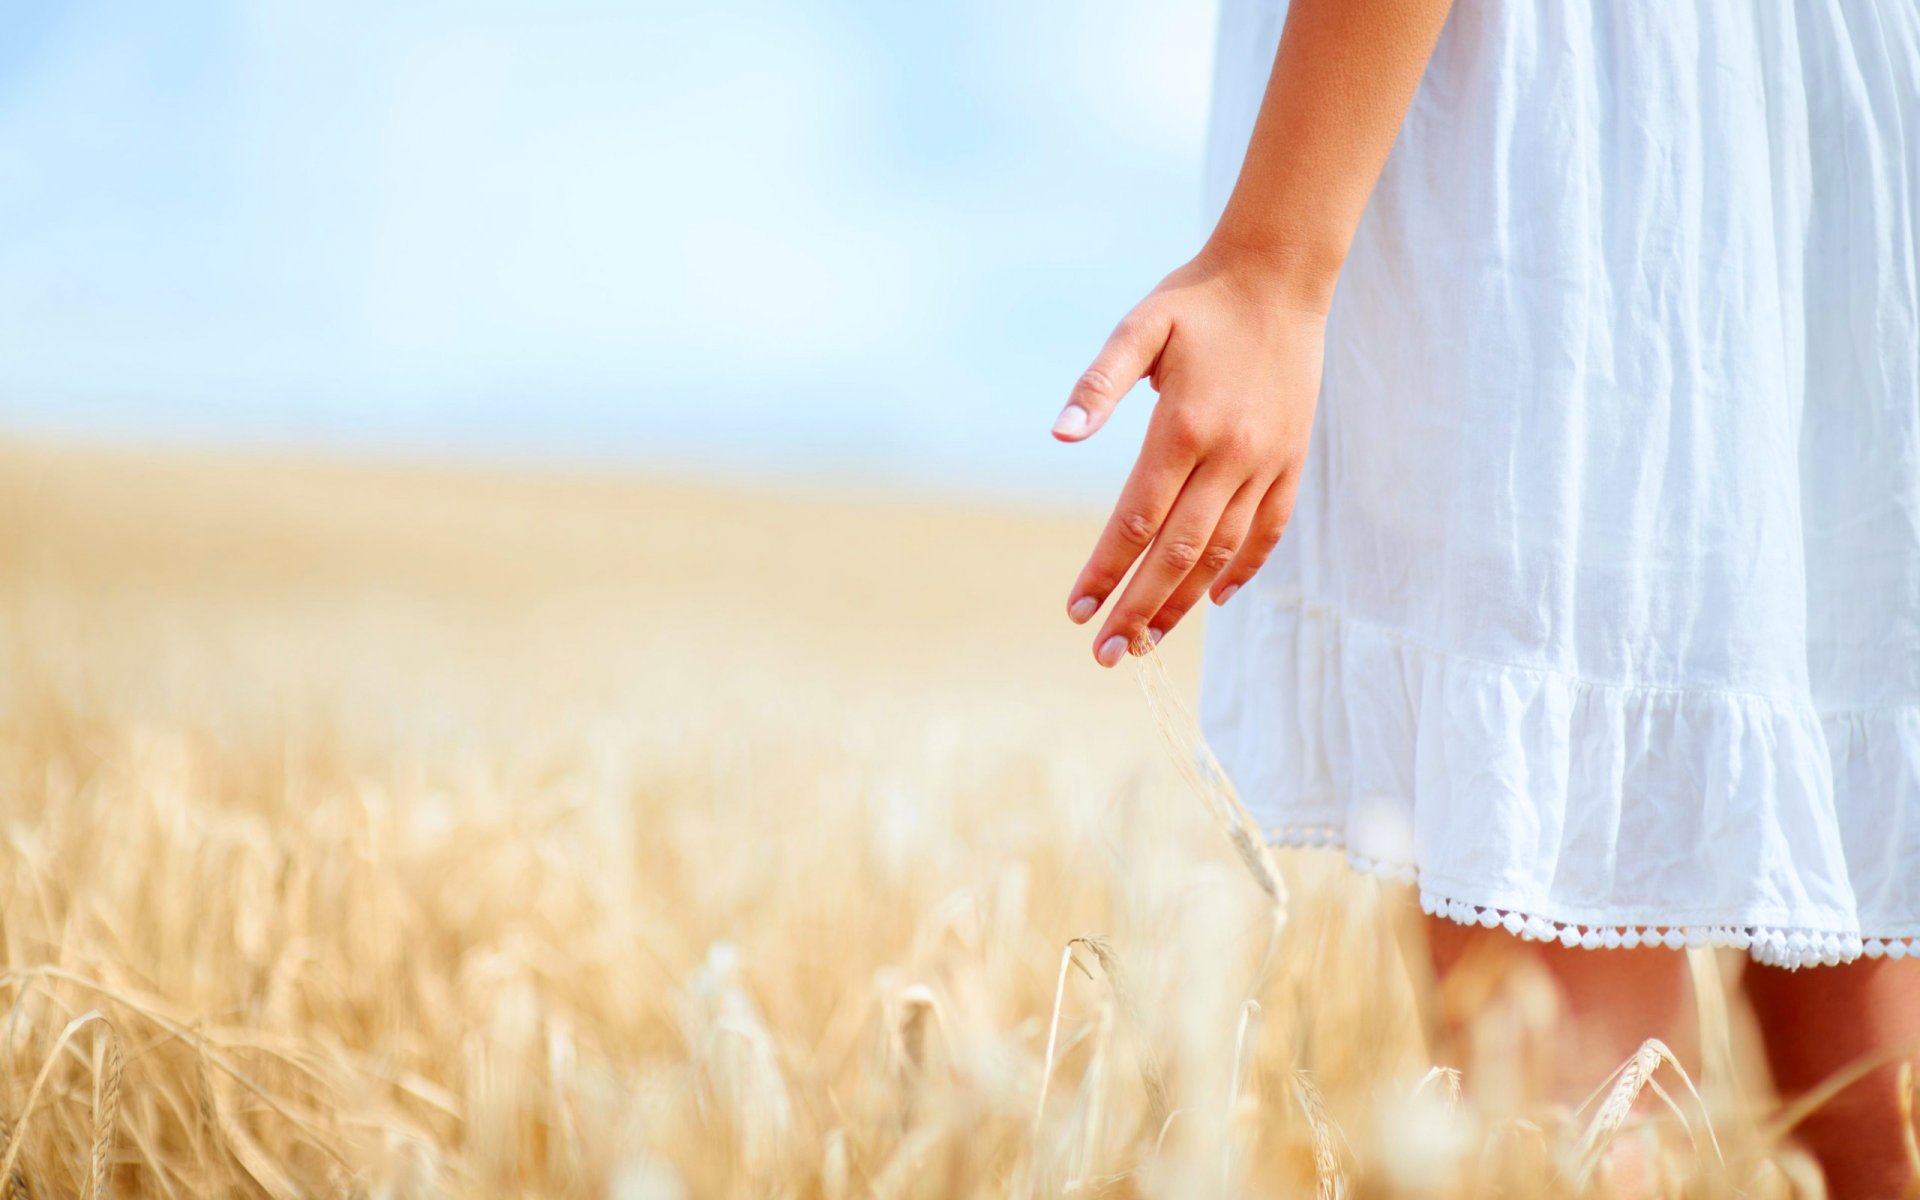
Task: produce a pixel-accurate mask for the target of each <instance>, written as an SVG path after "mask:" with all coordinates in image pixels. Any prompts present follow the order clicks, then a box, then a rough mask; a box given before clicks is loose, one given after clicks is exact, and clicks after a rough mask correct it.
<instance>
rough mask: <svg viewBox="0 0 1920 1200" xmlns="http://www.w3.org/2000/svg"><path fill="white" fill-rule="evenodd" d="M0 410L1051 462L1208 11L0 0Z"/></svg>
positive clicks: (55, 420) (1192, 177)
mask: <svg viewBox="0 0 1920 1200" xmlns="http://www.w3.org/2000/svg"><path fill="white" fill-rule="evenodd" d="M0 20H4V22H5V24H6V26H7V28H6V36H4V37H0V227H4V229H5V230H6V231H7V233H6V235H5V236H4V237H3V238H0V429H4V430H12V431H45V432H52V433H56V434H59V435H62V436H102V437H111V438H114V439H117V440H146V441H163V442H175V443H178V442H186V443H209V442H211V443H224V444H234V443H239V444H269V445H274V446H296V447H300V446H312V447H317V448H322V449H325V450H328V451H333V452H338V451H341V450H348V451H360V450H371V451H376V452H382V453H401V454H430V455H452V456H458V457H475V456H478V457H486V458H499V457H519V456H527V457H533V458H539V459H559V460H599V461H604V460H613V461H618V462H628V463H633V464H636V465H639V466H642V467H647V466H653V467H661V466H664V467H668V468H671V469H675V470H680V471H696V472H701V473H721V474H730V475H761V474H780V475H802V476H815V477H821V476H824V477H831V478H844V479H862V480H882V481H885V480H909V481H918V482H923V483H930V484H933V485H936V486H941V487H958V488H962V489H965V490H977V491H989V492H1001V493H1007V494H1019V495H1053V496H1061V497H1068V498H1074V499H1089V498H1094V497H1097V496H1099V495H1103V494H1105V493H1106V492H1108V491H1110V490H1111V489H1112V487H1113V486H1114V485H1115V483H1116V482H1117V480H1118V479H1119V478H1120V476H1121V475H1122V474H1123V473H1124V469H1125V466H1126V462H1127V460H1128V458H1129V455H1128V453H1127V452H1128V450H1129V449H1130V448H1131V445H1132V443H1133V442H1134V441H1135V440H1136V439H1137V437H1138V431H1139V428H1140V425H1141V424H1142V421H1143V418H1144V415H1145V412H1146V408H1147V401H1148V393H1146V392H1145V391H1144V390H1143V391H1142V392H1141V393H1140V394H1139V395H1137V396H1136V397H1135V399H1134V402H1133V403H1132V404H1130V405H1129V407H1130V408H1131V409H1132V412H1131V413H1130V414H1129V416H1128V419H1127V420H1124V421H1122V422H1121V423H1119V424H1118V425H1117V426H1116V427H1115V428H1114V429H1112V430H1111V432H1110V433H1108V434H1106V435H1103V438H1101V439H1096V443H1098V442H1102V441H1104V442H1105V443H1106V444H1105V445H1089V446H1083V447H1077V448H1071V449H1069V448H1065V447H1059V446H1056V445H1054V444H1053V443H1052V442H1051V441H1050V440H1049V439H1048V438H1047V437H1046V427H1047V425H1048V424H1049V422H1050V421H1051V419H1052V417H1053V414H1054V411H1055V409H1056V408H1057V407H1058V403H1059V401H1060V399H1061V398H1062V397H1063V396H1064V393H1065V389H1066V387H1067V386H1068V385H1069V384H1070V383H1071V382H1072V379H1073V377H1074V376H1075V375H1076V374H1077V373H1078V371H1079V369H1080V368H1081V367H1082V366H1083V365H1084V362H1085V360H1086V359H1087V358H1089V357H1090V356H1091V355H1092V353H1093V351H1094V349H1095V348H1096V347H1097V345H1098V343H1099V341H1100V339H1101V338H1102V337H1103V336H1104V335H1105V333H1106V330H1107V328H1108V327H1109V326H1110V325H1111V324H1112V322H1113V321H1114V320H1115V319H1117V318H1118V317H1119V316H1120V314H1121V313H1122V312H1123V311H1124V310H1125V308H1126V307H1127V305H1129V304H1130V303H1131V302H1132V301H1133V300H1134V299H1135V298H1137V296H1138V295H1139V294H1140V293H1141V292H1143V291H1144V290H1145V289H1146V288H1147V287H1149V286H1151V285H1152V283H1153V282H1154V281H1155V280H1156V279H1157V278H1158V277H1159V275H1160V274H1161V273H1163V272H1164V271H1165V270H1167V269H1170V268H1171V267H1172V266H1174V265H1176V264H1177V263H1178V262H1179V261H1180V260H1181V259H1183V258H1184V257H1185V256H1186V255H1187V254H1189V253H1190V252H1191V251H1192V249H1193V248H1194V246H1195V245H1196V244H1197V238H1198V236H1199V233H1200V229H1199V216H1200V201H1199V196H1200V178H1199V176H1200V162H1201V151H1202V139H1203V134H1204V125H1205V115H1206V103H1207V74H1208V70H1209V66H1210V61H1211V52H1212V36H1213V29H1212V23H1213V13H1212V8H1211V5H1209V4H1205V3H1181V2H1179V0H983V2H972V3H967V4H963V5H920V4H900V3H897V2H884V3H883V2H877V0H875V2H859V0H838V2H836V0H822V2H817V3H805V4H795V3H790V2H789V3H773V2H762V0H713V2H708V3H691V2H689V3H681V4H672V5H669V4H663V3H641V4H639V5H637V6H636V5H633V4H612V3H587V2H575V0H540V2H534V0H518V2H516V0H467V2H465V3H450V2H449V3H436V2H431V0H419V2H405V0H399V2H388V3H332V4H320V3H308V2H304V0H259V2H257V3H237V2H227V3H222V2H219V0H210V2H207V3H193V4H184V5H157V4H153V3H151V2H150V0H103V2H87V0H80V2H78V3H71V4H61V5H52V4H45V5H36V4H28V5H25V6H20V5H13V6H9V8H8V9H7V10H6V12H5V15H4V17H3V18H0Z"/></svg>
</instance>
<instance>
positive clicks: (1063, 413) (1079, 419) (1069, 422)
mask: <svg viewBox="0 0 1920 1200" xmlns="http://www.w3.org/2000/svg"><path fill="white" fill-rule="evenodd" d="M1053 431H1054V432H1055V433H1057V434H1059V435H1060V436H1061V437H1079V436H1080V435H1081V434H1083V433H1085V432H1086V431H1087V410H1086V409H1084V408H1081V407H1080V406H1079V405H1078V404H1069V405H1067V406H1066V407H1065V408H1063V409H1061V410H1060V415H1059V416H1058V417H1057V418H1055V419H1054V422H1053Z"/></svg>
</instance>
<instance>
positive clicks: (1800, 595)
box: [1201, 0, 1920, 966]
mask: <svg viewBox="0 0 1920 1200" xmlns="http://www.w3.org/2000/svg"><path fill="white" fill-rule="evenodd" d="M1284 16H1285V12H1284V4H1283V3H1280V2H1278V0H1274V2H1262V0H1225V3H1224V11H1223V13H1222V17H1221V24H1220V35H1219V44H1218V59H1217V77H1216V96H1215V106H1214V116H1213V128H1212V139H1211V147H1210V151H1209V164H1210V165H1209V176H1210V178H1209V192H1210V203H1211V204H1212V205H1213V206H1214V207H1215V210H1216V211H1217V208H1218V206H1219V205H1220V204H1221V203H1223V202H1224V200H1225V197H1226V193H1227V191H1228V189H1229V188H1230V186H1231V184H1232V182H1233V178H1234V174H1235V172H1236V171H1237V169H1238V163H1239V159H1240V155H1241V153H1242V151H1243V149H1244V147H1245V145H1246V140H1247V137H1248V135H1249V131H1250V129H1251V126H1252V121H1253V115H1254V112H1255V110H1256V108H1257V107H1258V104H1259V100H1260V95H1261V90H1262V87H1263V86H1264V83H1265V80H1266V76H1267V73H1268V70H1269V67H1270V65H1271V62H1272V58H1273V52H1274V47H1275V45H1276V43H1277V39H1278V37H1279V33H1280V27H1281V22H1282V20H1283V18H1284ZM1917 239H1920V6H1916V5H1914V4H1911V3H1906V2H1904V0H1902V2H1898V3H1895V2H1888V3H1885V4H1880V5H1875V4H1872V3H1869V2H1865V0H1858V2H1856V0H1848V2H1846V3H1832V2H1829V3H1819V2H1802V3H1793V4H1788V3H1784V2H1783V3H1778V4H1774V3H1727V4H1718V3H1705V2H1695V3H1685V2H1682V0H1592V2H1581V0H1552V2H1544V0H1543V2H1541V3H1519V2H1515V3H1500V2H1486V0H1460V2H1459V3H1457V4H1456V5H1455V6H1454V10H1453V13H1452V16H1451V17H1450V19H1449V20H1448V22H1447V25H1446V29H1445V31H1444V33H1443V34H1442V36H1441V38H1440V41H1439V46H1438V48H1437V50H1436V51H1435V54H1434V56H1433V60H1432V62H1431V64H1430V65H1429V67H1428V69H1427V72H1426V75H1425V78H1424V80H1423V81H1422V83H1421V86H1420V89H1419V92H1418V95H1417V97H1416V99H1415V100H1414V102H1413V106H1412V109H1411V111H1410V113H1409V115H1408V117H1407V120H1406V123H1405V125H1404V126H1403V127H1402V129H1401V131H1400V135H1399V139H1398V141H1397V142H1396V144H1395V146H1394V149H1393V152H1392V155H1391V157H1390V158H1389V160H1388V163H1387V166H1386V169H1385V172H1384V174H1383V175H1382V177H1381V179H1380V182H1379V186H1378V188H1377V190H1376V191H1375V193H1374V195H1373V198H1372V200H1371V202H1370V204H1369V206H1368V209H1367V212H1366V215H1365V217H1364V219H1363V220H1362V222H1361V225H1360V229H1359V233H1358V235H1357V237H1356V238H1355V239H1354V243H1353V248H1352V252H1351V254H1350V256H1349V258H1348V261H1347V265H1346V269H1345V272H1344V274H1343V275H1342V276H1341V279H1340V283H1339V287H1338V290H1337V294H1336V296H1335V300H1334V304H1333V310H1332V313H1331V316H1330V319H1329V322H1328V332H1327V354H1326V372H1325V377H1324V382H1323V384H1322V389H1321V396H1320V403H1319V409H1318V415H1317V417H1316V420H1315V426H1314V430H1313V438H1312V444H1311V448H1310V450H1309V453H1308V457H1307V460H1306V465H1305V468H1304V473H1303V477H1302V479H1301V483H1300V490H1299V498H1298V502H1297V506H1296V508H1295V511H1294V515H1293V520H1292V524H1291V525H1290V526H1289V528H1288V530H1287V533H1286V536H1285V538H1284V540H1283V541H1282V542H1281V545H1280V548H1279V549H1278V551H1277V552H1276V553H1275V555H1274V557H1273V559H1272V560H1271V561H1270V562H1269V563H1268V565H1267V566H1266V567H1265V568H1264V569H1263V570H1262V571H1261V572H1260V574H1259V575H1258V576H1257V577H1256V578H1255V580H1254V581H1253V582H1252V583H1250V584H1249V585H1248V586H1246V587H1244V588H1243V589H1241V591H1240V593H1239V595H1238V596H1236V597H1235V598H1234V600H1233V601H1232V602H1231V603H1229V604H1228V605H1226V606H1225V607H1224V608H1223V609H1221V610H1219V611H1218V612H1216V613H1214V614H1213V616H1212V617H1211V618H1210V627H1209V628H1208V631H1207V647H1206V658H1205V664H1204V668H1203V675H1202V680H1203V681H1202V687H1201V720H1202V726H1203V730H1204V732H1205V734H1206V736H1207V740H1208V741H1209V743H1210V744H1211V745H1212V746H1213V748H1214V750H1215V751H1216V753H1217V754H1218V755H1219V757H1220V759H1221V761H1222V763H1223V764H1224V766H1225V767H1226V769H1227V772H1228V774H1229V776H1230V777H1231V778H1232V779H1233V780H1234V782H1235V784H1236V785H1237V787H1238V789H1239V791H1240V792H1241V795H1242V796H1243V798H1244V799H1245V800H1246V802H1247V803H1248V805H1249V806H1250V807H1251V808H1252V810H1253V811H1254V813H1255V814H1256V815H1257V816H1258V817H1259V818H1260V819H1261V820H1262V821H1263V822H1264V823H1265V824H1266V825H1267V826H1268V827H1269V830H1270V836H1271V837H1272V838H1273V839H1274V840H1275V841H1277V842H1280V843H1283V844H1290V845H1330V846H1339V847H1344V849H1345V852H1346V854H1347V855H1348V858H1349V861H1350V862H1352V863H1353V864H1354V865H1355V866H1357V867H1360V868H1363V869H1366V870H1369V871H1374V872H1378V873H1382V874H1386V875H1389V876H1393V877H1397V878H1402V879H1406V880H1408V881H1411V882H1414V883H1416V884H1417V886H1418V888H1419V892H1420V896H1421V900H1422V903H1423V906H1424V907H1425V908H1426V910H1427V911H1428V912H1432V913H1439V914H1443V915H1446V916H1449V917H1452V918H1454V919H1456V920H1461V921H1475V922H1478V923H1480V924H1483V925H1487V926H1490V927H1491V926H1496V925H1504V926H1505V927H1506V928H1508V929H1509V930H1512V931H1513V932H1515V933H1517V934H1520V935H1522V936H1526V937H1534V938H1551V939H1557V940H1559V941H1562V942H1564V943H1566V944H1567V945H1582V946H1588V947H1600V946H1616V945H1638V944H1642V943H1652V942H1656V941H1658V942H1661V943H1664V944H1666V945H1670V946H1679V945H1689V944H1701V943H1713V944H1721V945H1733V946H1740V947H1744V948H1748V949H1750V950H1751V952H1752V953H1753V954H1754V956H1755V957H1756V958H1759V959H1761V960H1762V961H1765V962H1771V963H1777V964H1784V965H1790V966H1802V965H1808V964H1813V963H1830V962H1835V961H1840V960H1845V959H1850V958H1853V957H1855V956H1858V955H1861V954H1866V955H1870V956H1878V955H1889V956H1897V957H1904V956H1905V955H1907V954H1908V953H1914V954H1916V955H1920V242H1917ZM1909 939H1912V941H1910V940H1909Z"/></svg>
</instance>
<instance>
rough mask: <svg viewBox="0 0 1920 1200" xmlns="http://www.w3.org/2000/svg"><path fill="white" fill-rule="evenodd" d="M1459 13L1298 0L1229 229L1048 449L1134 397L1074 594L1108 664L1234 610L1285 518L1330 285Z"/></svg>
mask: <svg viewBox="0 0 1920 1200" xmlns="http://www.w3.org/2000/svg"><path fill="white" fill-rule="evenodd" d="M1450 4H1451V0H1294V3H1293V5H1292V7H1291V9H1290V10H1289V12H1288V14H1287V23H1286V28H1285V30H1284V31H1283V33H1282V35H1281V38H1280V50H1279V53H1278V54H1277V55H1275V58H1274V64H1273V75H1272V77H1271V78H1270V79H1269V80H1268V83H1267V92H1266V97H1265V99H1264V100H1263V101H1262V102H1261V105H1260V115H1259V117H1258V119H1257V120H1256V121H1255V123H1254V129H1253V139H1252V141H1251V143H1250V144H1249V146H1248V148H1247V154H1246V159H1245V162H1244V163H1243V165H1242V166H1241V169H1240V178H1239V181H1238V182H1237V183H1236V184H1235V185H1234V189H1233V194H1232V196H1231V197H1230V198H1229V199H1228V201H1227V205H1226V209H1225V211H1224V213H1223V214H1222V215H1221V217H1220V222H1219V224H1218V225H1217V226H1216V227H1215V228H1214V231H1213V234H1212V236H1211V237H1209V238H1208V239H1207V242H1206V245H1205V246H1204V247H1202V248H1201V251H1200V253H1199V254H1198V255H1196V256H1195V257H1194V258H1193V260H1192V261H1191V262H1188V263H1187V264H1186V265H1184V266H1182V267H1180V268H1179V269H1178V270H1176V271H1174V272H1173V274H1171V275H1169V276H1167V278H1166V279H1164V280H1163V281H1161V283H1160V285H1159V286H1158V287H1156V288H1155V289H1154V290H1153V292H1152V293H1151V294H1149V295H1148V296H1147V298H1146V299H1144V300H1142V301H1141V302H1140V303H1139V304H1138V305H1136V306H1135V307H1134V309H1133V311H1132V312H1130V313H1128V314H1127V316H1126V317H1125V318H1124V319H1123V320H1122V321H1121V322H1120V324H1119V326H1118V327H1117V328H1115V329H1114V331H1113V334H1112V336H1111V337H1109V338H1108V339H1107V344H1106V345H1105V346H1104V347H1103V348H1102V349H1101V351H1100V355H1099V357H1098V358H1096V359H1095V360H1094V362H1093V365H1092V366H1091V367H1090V368H1089V369H1088V370H1087V372H1086V374H1084V375H1082V376H1081V377H1080V382H1079V383H1078V384H1076V385H1075V386H1074V389H1073V393H1072V395H1071V396H1070V397H1069V398H1068V400H1067V407H1066V408H1065V409H1063V410H1062V411H1061V413H1060V417H1059V420H1058V421H1056V422H1055V424H1054V429H1053V432H1054V436H1055V437H1057V438H1059V439H1060V440H1062V441H1067V442H1077V441H1081V440H1084V439H1085V438H1088V437H1090V436H1092V435H1093V434H1094V433H1095V432H1097V431H1098V430H1099V428H1100V426H1101V425H1102V424H1104V423H1105V422H1106V419H1107V417H1108V415H1109V414H1111V413H1112V412H1113V409H1114V406H1115V405H1116V404H1118V403H1119V401H1120V398H1121V397H1122V396H1124V395H1125V394H1126V393H1127V391H1128V390H1129V389H1130V388H1132V386H1133V385H1134V384H1135V383H1137V382H1138V381H1139V380H1141V379H1143V378H1145V379H1148V380H1149V381H1150V382H1151V383H1152V385H1153V387H1154V388H1155V389H1156V390H1157V391H1158V392H1159V393H1160V401H1159V403H1158V405H1157V406H1156V407H1155V409H1154V414H1153V419H1152V421H1151V422H1150V423H1149V425H1148V428H1147V436H1146V442H1145V444H1144V445H1143V446H1142V447H1141V450H1140V457H1139V459H1138V461H1136V462H1135V464H1134V468H1133V472H1132V474H1131V475H1129V476H1128V478H1127V482H1126V486H1125V487H1124V488H1123V489H1122V491H1121V493H1120V499H1119V502H1118V504H1117V505H1116V506H1115V508H1114V510H1113V515H1112V516H1111V517H1110V518H1109V519H1108V521H1107V526H1106V529H1105V530H1104V532H1102V533H1101V535H1100V540H1099V542H1098V544H1096V545H1095V547H1094V550H1093V555H1092V557H1091V558H1090V559H1089V560H1088V561H1087V565H1086V566H1085V567H1084V568H1082V569H1081V572H1080V577H1079V579H1078V580H1077V581H1075V583H1074V586H1073V592H1072V594H1071V595H1070V596H1069V597H1068V605H1067V613H1068V616H1070V617H1071V618H1072V619H1073V620H1074V621H1075V622H1079V623H1084V622H1086V621H1088V620H1090V619H1091V618H1092V617H1093V615H1094V614H1095V613H1096V612H1098V611H1099V609H1100V606H1101V605H1103V604H1105V603H1106V601H1107V599H1108V598H1109V597H1110V596H1111V595H1112V593H1113V591H1114V589H1115V588H1117V587H1118V586H1119V585H1120V581H1121V579H1122V578H1123V577H1124V576H1125V575H1126V572H1127V570H1128V568H1129V567H1131V566H1132V565H1133V564H1134V562H1135V560H1139V562H1140V566H1139V569H1138V570H1137V571H1135V572H1134V576H1133V579H1132V581H1131V582H1130V583H1128V585H1127V587H1126V590H1125V592H1124V593H1123V594H1122V595H1121V597H1120V599H1119V600H1118V601H1117V602H1116V603H1115V604H1114V606H1113V608H1112V610H1111V611H1110V612H1109V613H1108V614H1107V619H1106V622H1105V623H1104V624H1103V625H1102V626H1101V629H1100V633H1099V635H1098V636H1097V637H1096V638H1095V639H1094V657H1095V658H1096V659H1098V660H1099V662H1100V663H1101V665H1103V666H1113V665H1114V664H1115V663H1117V662H1119V661H1120V657H1121V655H1122V654H1124V653H1125V652H1126V650H1127V649H1128V647H1129V646H1132V647H1134V648H1135V649H1138V648H1139V647H1140V645H1141V644H1142V643H1143V642H1157V641H1159V640H1160V637H1161V635H1163V634H1165V633H1166V631H1167V630H1169V629H1171V628H1173V626H1174V624H1175V623H1176V622H1178V621H1179V620H1180V618H1181V617H1182V616H1184V615H1185V614H1186V613H1187V611H1188V610H1189V609H1191V608H1192V607H1193V605H1195V604H1196V603H1198V602H1199V599H1200V597H1201V596H1202V595H1203V594H1205V593H1207V592H1208V591H1209V590H1211V591H1212V594H1213V599H1214V602H1215V603H1217V604H1224V603H1226V601H1227V600H1228V598H1229V597H1230V596H1232V594H1233V593H1234V591H1236V590H1237V589H1238V588H1239V586H1240V585H1241V584H1242V583H1245V582H1246V581H1247V580H1248V579H1249V578H1251V577H1252V576H1253V573H1254V572H1255V571H1257V570H1258V569H1259V568H1260V564H1261V563H1263V562H1265V561H1266V558H1267V555H1268V554H1269V553H1271V552H1272V550H1273V547H1274V546H1275V545H1276V544H1277V543H1278V542H1279V540H1280V535H1281V532H1282V531H1283V530H1284V529H1285V528H1286V523H1287V517H1288V515H1289V513H1290V512H1291V510H1292V507H1293V495H1294V491H1295V489H1296V487H1297V486H1298V482H1299V469H1300V464H1301V460H1302V458H1303V457H1304V455H1305V453H1306V448H1307V435H1308V433H1309V432H1310V431H1311V429H1312V426H1313V406H1314V401H1315V399H1316V398H1317V394H1318V392H1319V387H1320V352H1321V338H1322V335H1323V333H1324V331H1325V326H1326V313H1327V309H1328V306H1329V305H1330V304H1331V303H1332V299H1333V287H1334V282H1335V279H1336V278H1337V277H1338V275H1339V271H1340V266H1341V263H1342V262H1343V261H1344V260H1345V258H1346V253H1347V246H1348V244H1349V243H1350V242H1351V241H1352V240H1353V232H1354V229H1355V227H1356V226H1357V225H1358V224H1359V222H1360V214H1361V212H1362V210H1363V209H1365V207H1366V203H1367V196H1368V194H1369V193H1370V192H1371V191H1372V190H1373V184H1374V181H1375V179H1377V178H1378V177H1379V174H1380V167H1381V165H1382V164H1383V163H1384V162H1385V161H1386V158H1387V151H1388V150H1389V149H1390V148H1391V147H1392V145H1393V139H1394V136H1395V134H1397V133H1398V132H1399V128H1400V123H1401V121H1402V120H1403V119H1404V118H1405V116H1406V111H1407V106H1408V105H1409V104H1411V103H1412V102H1413V94H1414V91H1415V89H1416V88H1417V87H1418V86H1419V83H1420V76H1421V74H1422V73H1423V72H1424V71H1425V69H1426V63H1427V59H1428V57H1429V56H1431V54H1432V53H1433V46H1434V42H1435V41H1436V40H1437V39H1438V38H1439V36H1440V27H1441V25H1442V24H1443V23H1444V22H1445V20H1446V15H1447V10H1448V8H1449V6H1450Z"/></svg>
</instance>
